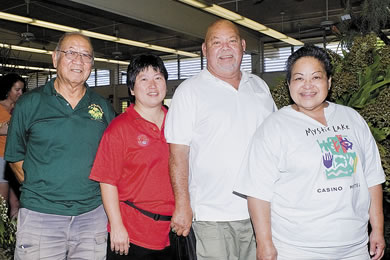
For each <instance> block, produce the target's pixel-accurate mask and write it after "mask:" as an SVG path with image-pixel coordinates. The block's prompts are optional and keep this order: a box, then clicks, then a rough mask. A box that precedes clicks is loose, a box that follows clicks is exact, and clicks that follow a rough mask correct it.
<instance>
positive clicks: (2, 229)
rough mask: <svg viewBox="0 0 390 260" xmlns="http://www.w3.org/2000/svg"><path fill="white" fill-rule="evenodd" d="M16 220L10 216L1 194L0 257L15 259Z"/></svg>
mask: <svg viewBox="0 0 390 260" xmlns="http://www.w3.org/2000/svg"><path fill="white" fill-rule="evenodd" d="M15 233H16V220H15V219H10V218H9V217H8V207H7V203H6V201H5V200H4V198H3V197H2V196H1V195H0V259H4V260H5V259H13V255H14V249H15V243H16V236H15Z"/></svg>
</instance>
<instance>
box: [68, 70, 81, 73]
mask: <svg viewBox="0 0 390 260" xmlns="http://www.w3.org/2000/svg"><path fill="white" fill-rule="evenodd" d="M71 71H73V72H77V73H81V72H83V71H82V70H79V69H71Z"/></svg>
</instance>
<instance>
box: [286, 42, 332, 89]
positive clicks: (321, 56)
mask: <svg viewBox="0 0 390 260" xmlns="http://www.w3.org/2000/svg"><path fill="white" fill-rule="evenodd" d="M303 57H313V58H315V59H317V60H318V61H320V62H321V63H322V64H323V65H324V69H325V71H326V76H327V77H328V78H330V77H331V76H332V70H333V66H332V63H331V59H330V57H329V55H328V53H327V52H326V51H325V50H324V49H322V48H320V47H317V46H314V45H305V46H303V47H301V48H300V49H298V50H297V51H295V52H294V53H293V54H291V55H290V57H288V60H287V62H286V70H287V82H288V83H290V80H291V71H292V67H293V66H294V64H295V62H297V60H299V59H300V58H303Z"/></svg>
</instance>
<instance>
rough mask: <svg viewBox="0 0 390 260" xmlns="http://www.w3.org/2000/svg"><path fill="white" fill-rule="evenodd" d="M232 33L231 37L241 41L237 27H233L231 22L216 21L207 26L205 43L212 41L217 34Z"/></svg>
mask: <svg viewBox="0 0 390 260" xmlns="http://www.w3.org/2000/svg"><path fill="white" fill-rule="evenodd" d="M229 31H231V32H232V37H234V36H235V37H237V38H238V39H241V36H240V31H239V30H238V28H237V26H235V25H234V24H233V23H232V22H230V21H227V20H218V21H216V22H214V23H213V24H212V25H210V26H209V28H208V29H207V32H206V36H205V42H208V41H209V40H212V39H213V38H216V37H218V34H219V33H221V32H229Z"/></svg>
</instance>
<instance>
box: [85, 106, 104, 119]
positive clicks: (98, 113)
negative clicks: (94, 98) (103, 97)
mask: <svg viewBox="0 0 390 260" xmlns="http://www.w3.org/2000/svg"><path fill="white" fill-rule="evenodd" d="M88 108H89V110H88V114H90V116H91V118H92V119H94V120H101V119H102V118H103V109H102V108H101V107H100V106H99V105H96V104H91V105H89V106H88Z"/></svg>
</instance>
